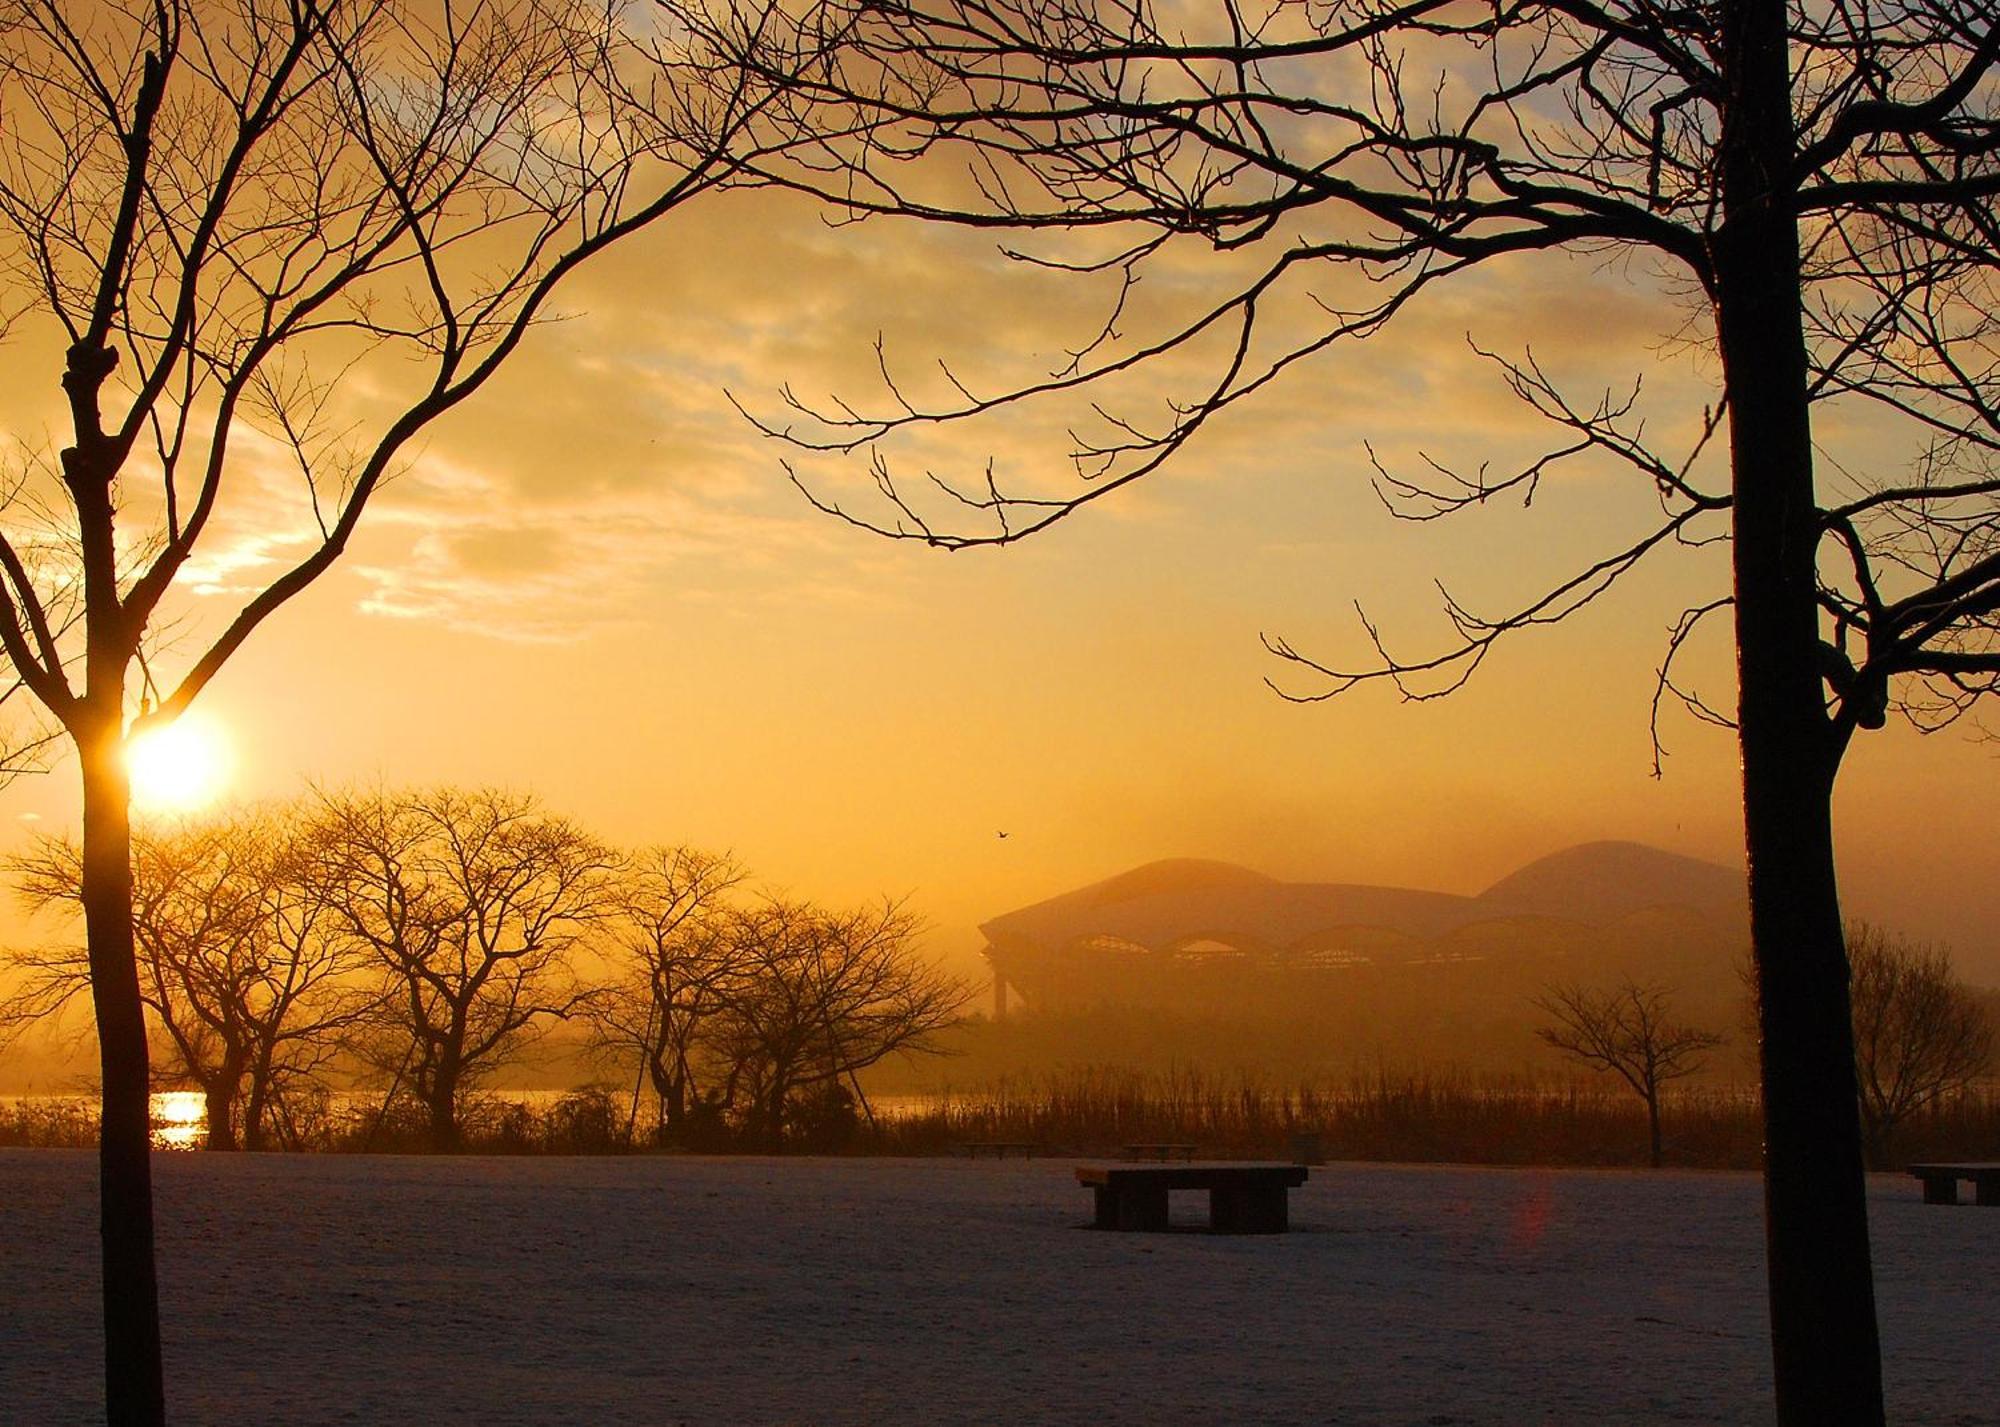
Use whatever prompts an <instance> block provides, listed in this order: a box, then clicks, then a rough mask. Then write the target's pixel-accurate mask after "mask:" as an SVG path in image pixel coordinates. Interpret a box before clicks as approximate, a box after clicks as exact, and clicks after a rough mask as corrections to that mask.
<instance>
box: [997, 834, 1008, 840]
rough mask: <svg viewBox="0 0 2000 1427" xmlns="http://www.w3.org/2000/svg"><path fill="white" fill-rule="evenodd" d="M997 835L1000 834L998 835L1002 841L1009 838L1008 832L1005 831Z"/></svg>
mask: <svg viewBox="0 0 2000 1427" xmlns="http://www.w3.org/2000/svg"><path fill="white" fill-rule="evenodd" d="M997 835H998V837H999V838H1000V840H1001V841H1002V842H1005V841H1006V840H1007V834H1006V833H1004V832H1003V833H999V834H997Z"/></svg>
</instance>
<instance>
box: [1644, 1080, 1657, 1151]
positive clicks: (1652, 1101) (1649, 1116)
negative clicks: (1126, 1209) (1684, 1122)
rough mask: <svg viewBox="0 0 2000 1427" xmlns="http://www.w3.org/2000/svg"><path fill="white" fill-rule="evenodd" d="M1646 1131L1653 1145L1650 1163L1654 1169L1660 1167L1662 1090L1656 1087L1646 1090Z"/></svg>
mask: <svg viewBox="0 0 2000 1427" xmlns="http://www.w3.org/2000/svg"><path fill="white" fill-rule="evenodd" d="M1646 1132H1647V1134H1648V1136H1649V1140H1648V1143H1649V1144H1650V1146H1651V1157H1650V1159H1649V1161H1648V1162H1649V1163H1650V1164H1651V1165H1652V1166H1653V1168H1654V1169H1658V1168H1659V1167H1660V1092H1659V1089H1658V1087H1657V1086H1656V1087H1654V1088H1653V1089H1650V1090H1648V1091H1647V1092H1646Z"/></svg>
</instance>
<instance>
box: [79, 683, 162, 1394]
mask: <svg viewBox="0 0 2000 1427" xmlns="http://www.w3.org/2000/svg"><path fill="white" fill-rule="evenodd" d="M121 703H122V700H116V699H112V698H109V697H107V698H105V699H104V700H103V701H102V703H101V704H100V705H99V707H98V708H97V709H95V710H93V711H92V714H91V716H90V717H91V722H90V723H89V724H87V725H85V726H84V731H83V732H82V733H81V734H80V735H79V736H78V738H77V751H78V754H79V756H80V760H81V762H82V766H83V869H82V874H83V875H82V879H81V882H82V885H81V892H82V900H83V915H84V928H85V938H86V942H87V945H88V948H89V954H90V991H91V1000H92V1002H93V1004H94V1006H95V1009H96V1012H97V1042H98V1052H99V1056H100V1059H101V1062H102V1065H103V1074H104V1124H103V1129H102V1132H101V1134H100V1138H99V1148H98V1161H99V1174H100V1176H101V1181H100V1213H101V1221H100V1231H101V1234H102V1237H103V1248H104V1381H105V1390H104V1399H105V1400H104V1409H105V1420H106V1422H107V1423H109V1424H110V1427H155V1424H160V1423H164V1422H165V1421H166V1393H165V1387H164V1385H163V1381H162V1373H161V1362H160V1309H159V1287H158V1281H157V1279H156V1277H155V1273H154V1268H153V1166H152V1158H151V1152H152V1125H151V1089H152V1087H151V1084H150V1077H149V1075H148V1068H149V1062H148V1058H147V1051H146V1018H145V1010H144V1006H143V1003H142V1002H141V1001H140V999H139V963H138V958H137V956H136V955H135V953H134V949H133V940H132V821H131V801H130V789H129V787H128V786H127V779H126V774H125V764H124V761H123V759H122V757H121V748H120V738H119V733H120V722H121V719H120V704H121ZM107 709H108V710H109V711H108V713H107V712H106V711H105V710H107Z"/></svg>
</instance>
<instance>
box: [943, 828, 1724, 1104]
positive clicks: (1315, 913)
mask: <svg viewBox="0 0 2000 1427" xmlns="http://www.w3.org/2000/svg"><path fill="white" fill-rule="evenodd" d="M981 930H982V931H983V932H984V933H985V935H986V938H987V953H986V954H987V959H988V961H989V963H990V964H991V965H992V967H993V969H994V972H995V975H996V977H997V978H998V979H1000V980H1002V981H1004V982H1005V983H1006V984H1007V986H1008V987H1009V988H1010V991H1009V1002H1010V1004H1011V1005H1012V1006H1013V1007H1014V1008H1015V1010H1014V1014H1015V1017H1016V1019H1017V1020H1024V1021H1027V1022H1032V1021H1033V1020H1035V1019H1036V1018H1037V1017H1041V1018H1048V1017H1054V1018H1058V1019H1063V1020H1069V1021H1073V1022H1074V1021H1076V1018H1078V1017H1082V1018H1085V1020H1090V1021H1094V1022H1102V1024H1101V1025H1100V1026H1099V1029H1100V1030H1103V1031H1106V1032H1107V1033H1108V1032H1109V1031H1110V1030H1111V1028H1112V1026H1113V1024H1114V1023H1115V1024H1117V1025H1118V1026H1120V1027H1121V1028H1122V1029H1121V1030H1120V1031H1119V1032H1118V1034H1117V1035H1116V1036H1110V1035H1107V1036H1106V1037H1105V1038H1106V1039H1116V1040H1118V1041H1119V1042H1120V1044H1119V1045H1118V1046H1117V1047H1115V1048H1114V1047H1113V1046H1111V1045H1108V1044H1107V1045H1103V1046H1096V1045H1093V1044H1091V1042H1092V1041H1093V1040H1095V1039H1097V1037H1096V1036H1094V1035H1093V1034H1092V1033H1091V1032H1090V1030H1089V1029H1088V1028H1087V1027H1086V1026H1085V1025H1084V1024H1082V1023H1081V1022H1078V1023H1077V1024H1075V1025H1074V1027H1073V1029H1074V1031H1075V1032H1076V1034H1075V1035H1072V1036H1069V1037H1067V1039H1068V1042H1069V1045H1070V1054H1071V1055H1072V1057H1073V1058H1075V1059H1090V1058H1092V1057H1093V1056H1094V1055H1097V1054H1113V1053H1115V1054H1117V1055H1118V1056H1120V1057H1121V1058H1132V1057H1133V1056H1135V1055H1138V1056H1140V1057H1141V1058H1145V1057H1144V1045H1143V1042H1144V1041H1145V1039H1146V1035H1147V1030H1146V1028H1147V1027H1148V1026H1150V1027H1153V1028H1155V1029H1156V1031H1157V1034H1158V1036H1159V1037H1160V1038H1161V1043H1160V1045H1159V1046H1158V1047H1157V1048H1156V1049H1157V1053H1158V1056H1160V1057H1163V1058H1166V1059H1189V1058H1194V1057H1200V1058H1213V1057H1214V1055H1215V1054H1216V1053H1217V1052H1221V1053H1223V1055H1224V1058H1228V1056H1227V1049H1228V1048H1227V1044H1226V1043H1227V1042H1229V1041H1231V1040H1234V1041H1235V1042H1238V1043H1239V1045H1240V1048H1241V1051H1242V1053H1241V1054H1239V1055H1237V1056H1236V1057H1235V1058H1237V1059H1240V1060H1243V1061H1245V1062H1257V1061H1266V1062H1269V1061H1273V1060H1276V1061H1282V1062H1284V1063H1288V1064H1297V1063H1300V1062H1301V1061H1302V1060H1314V1059H1317V1060H1320V1061H1322V1062H1340V1061H1346V1062H1348V1063H1358V1062H1362V1061H1365V1060H1368V1059H1370V1058H1376V1057H1387V1058H1390V1059H1394V1060H1400V1061H1447V1060H1450V1061H1457V1062H1460V1063H1487V1064H1501V1065H1520V1064H1522V1063H1523V1062H1525V1061H1529V1060H1533V1059H1535V1058H1536V1057H1537V1056H1538V1055H1540V1054H1541V1052H1540V1050H1539V1043H1538V1042H1537V1041H1536V1040H1535V1038H1534V1036H1533V1029H1534V1027H1535V1026H1536V1025H1537V1024H1540V1023H1541V1021H1542V1020H1543V1019H1544V1017H1543V1013H1542V1012H1540V1011H1539V1010H1538V1009H1537V1008H1536V1007H1535V1005H1534V1001H1535V998H1536V997H1537V996H1539V995H1542V994H1543V993H1545V992H1546V991H1547V990H1548V989H1549V988H1550V987H1551V986H1553V985H1556V984H1559V983H1567V982H1579V983H1583V984H1587V985H1609V984H1611V983H1613V982H1616V981H1617V980H1619V979H1621V978H1623V977H1628V976H1629V977H1632V978H1634V979H1637V980H1641V981H1657V982H1662V983H1665V984H1667V985H1669V986H1670V987H1672V988H1673V990H1674V994H1675V1004H1676V1007H1677V1009H1678V1011H1679V1014H1680V1015H1681V1016H1683V1017H1684V1018H1686V1019H1688V1020H1690V1021H1693V1022H1695V1023H1697V1024H1701V1025H1704V1026H1708V1027H1710V1028H1712V1029H1715V1030H1717V1031H1721V1032H1724V1033H1726V1034H1731V1035H1735V1034H1736V1032H1737V1031H1738V1029H1739V1027H1740V1025H1741V1021H1742V1012H1741V1006H1742V1002H1743V988H1742V983H1741V980H1740V977H1739V975H1738V967H1739V966H1740V965H1741V964H1742V962H1743V961H1744V959H1745V956H1746V953H1747V947H1748V917H1747V909H1746V904H1745V897H1744V893H1743V890H1742V874H1741V872H1738V871H1733V870H1731V869H1730V868H1728V867H1724V866H1720V865H1718V864H1715V863H1709V862H1703V861H1700V860H1699V859H1696V858H1691V857H1684V856H1680V855H1678V854H1675V853H1670V852H1664V851H1661V850H1660V849H1658V848H1652V847H1646V846H1644V845H1642V844H1639V843H1632V842H1594V843H1586V844H1583V845H1581V846H1578V847H1572V848H1567V849H1565V850H1563V851H1561V852H1557V853H1554V854H1551V855H1550V856H1547V857H1543V858H1539V859H1537V860H1535V861H1533V862H1531V863H1528V864H1527V865H1525V866H1523V867H1521V868H1519V869H1517V870H1516V871H1514V872H1512V873H1510V874H1509V875H1508V876H1506V877H1504V878H1502V879H1500V881H1498V882H1496V883H1495V884H1494V885H1493V886H1491V887H1489V888H1487V889H1486V890H1485V891H1483V892H1481V893H1479V894H1477V895H1476V896H1462V895H1457V894H1453V893H1448V892H1434V891H1427V890H1423V889H1417V888H1407V887H1382V886H1371V885H1367V884H1359V883H1343V882H1282V881H1279V880H1277V879H1275V878H1272V877H1268V876H1266V875H1264V874H1262V873H1260V872H1256V871H1254V870H1251V869H1249V868H1244V867H1238V866H1235V865H1233V864H1230V863H1225V862H1209V861H1196V860H1188V859H1177V860H1171V861H1165V862H1155V863H1149V864H1147V865H1145V866H1143V867H1138V868H1134V869H1133V870H1131V871H1129V872H1126V873H1122V874H1120V875H1119V876H1116V877H1111V878H1107V879H1105V880H1104V881H1101V882H1096V883H1092V884H1090V885H1088V886H1085V887H1080V888H1077V889H1076V890H1074V891H1071V892H1066V893H1063V894H1061V895H1059V896H1055V897H1051V898H1048V899H1047V900H1045V901H1041V902H1037V903H1034V904H1033V905H1031V906H1027V907H1022V908H1020V909H1018V910H1016V911H1012V912H1008V913H1006V914H1004V915H1002V916H998V917H995V918H993V919H991V920H990V921H988V922H986V923H985V924H984V925H983V926H982V928H981ZM1022 1012H1026V1013H1028V1014H1027V1015H1026V1016H1023V1015H1022V1014H1021V1013H1022ZM1027 1030H1028V1027H1027V1026H1026V1025H1023V1026H1022V1028H1021V1031H1022V1033H1024V1034H1025V1033H1026V1032H1027ZM1170 1041H1171V1042H1174V1043H1173V1044H1169V1043H1168V1042H1170ZM1182 1041H1185V1042H1186V1044H1185V1045H1182V1044H1179V1042H1182ZM1128 1042H1129V1043H1128Z"/></svg>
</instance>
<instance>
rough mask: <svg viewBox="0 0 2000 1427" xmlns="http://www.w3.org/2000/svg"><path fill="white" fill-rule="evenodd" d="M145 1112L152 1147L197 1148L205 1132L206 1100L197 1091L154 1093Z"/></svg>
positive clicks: (206, 1118)
mask: <svg viewBox="0 0 2000 1427" xmlns="http://www.w3.org/2000/svg"><path fill="white" fill-rule="evenodd" d="M148 1111H149V1113H150V1115H151V1117H152V1122H153V1148H154V1149H160V1150H191V1149H199V1148H200V1147H201V1143H202V1140H203V1139H204V1138H205V1137H206V1135H207V1133H208V1102H207V1101H206V1100H205V1099H204V1098H203V1097H202V1094H201V1092H200V1091H198V1090H163V1091H158V1092H155V1094H154V1095H153V1097H152V1101H151V1104H150V1105H149V1106H148Z"/></svg>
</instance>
